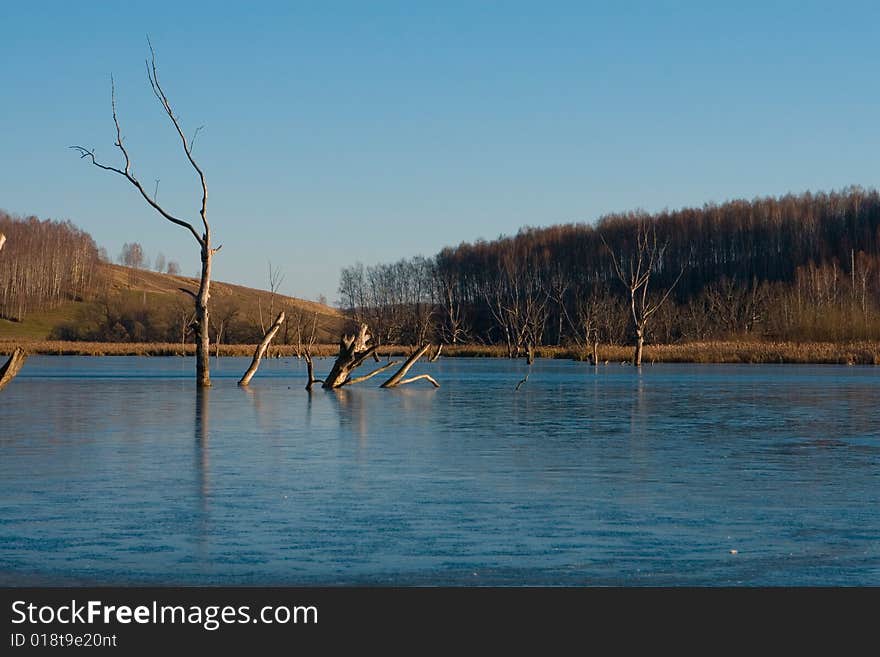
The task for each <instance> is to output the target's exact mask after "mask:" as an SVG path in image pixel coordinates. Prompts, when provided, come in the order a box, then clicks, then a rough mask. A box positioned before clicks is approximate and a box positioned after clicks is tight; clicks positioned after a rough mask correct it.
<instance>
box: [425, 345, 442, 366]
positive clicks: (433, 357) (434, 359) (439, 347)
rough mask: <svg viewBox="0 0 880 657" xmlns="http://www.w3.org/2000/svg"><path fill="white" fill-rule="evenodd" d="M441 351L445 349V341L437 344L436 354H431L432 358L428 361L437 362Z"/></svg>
mask: <svg viewBox="0 0 880 657" xmlns="http://www.w3.org/2000/svg"><path fill="white" fill-rule="evenodd" d="M441 351H443V343H442V342H440V343H439V344H438V345H437V351H435V352H434V355H433V356H431V358H430V359H428V362H429V363H435V362H437V359H438V358H440V352H441Z"/></svg>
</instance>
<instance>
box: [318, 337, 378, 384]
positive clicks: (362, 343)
mask: <svg viewBox="0 0 880 657" xmlns="http://www.w3.org/2000/svg"><path fill="white" fill-rule="evenodd" d="M369 341H370V334H369V330H368V327H367V325H366V324H361V325H360V328H359V329H358V333H357V335H346V336H343V337H342V340H340V342H339V354H338V355H337V356H336V362H335V363H333V368H332V369H331V370H330V374H328V375H327V378H326V379H324V383H323V384H322V387H323V388H325V389H328V390H329V389H333V388H341V387H342V386H344V385H345V384H346V382H347V381H348V380H349V378H350V376H351V372H352V371H353V370H355V369H357V368H358V367H360V366H361V364H362V363H363V362H364V361H365V360H366V359H367V358H369V357H370V356H372V355H373V354H375V353H376V349H377V348H378V347H377V346H376V345H373V346H372V347H368V346H367V343H368V342H369Z"/></svg>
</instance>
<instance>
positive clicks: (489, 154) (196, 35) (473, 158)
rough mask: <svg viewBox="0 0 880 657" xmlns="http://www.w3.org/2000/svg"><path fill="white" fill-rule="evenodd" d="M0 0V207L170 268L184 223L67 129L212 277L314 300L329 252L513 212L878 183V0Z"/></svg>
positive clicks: (425, 238) (378, 256)
mask: <svg viewBox="0 0 880 657" xmlns="http://www.w3.org/2000/svg"><path fill="white" fill-rule="evenodd" d="M222 4H223V3H213V2H212V3H207V2H206V3H193V2H180V1H177V2H173V3H169V2H162V1H156V2H144V3H123V2H118V3H117V2H114V3H110V2H107V3H98V2H57V3H44V2H38V1H36V0H32V1H30V2H3V3H2V5H0V25H2V27H3V29H2V33H3V36H2V38H0V82H2V97H3V102H2V109H0V129H2V142H0V143H2V146H3V149H2V150H3V152H2V157H0V208H3V209H5V210H7V211H9V212H12V213H16V214H36V215H38V216H40V217H43V218H47V217H50V218H55V219H68V218H69V219H71V220H72V221H73V222H75V223H76V224H78V225H79V226H81V227H83V228H84V229H86V230H88V231H89V232H90V233H91V234H92V235H93V236H94V237H95V239H96V240H97V242H98V243H99V245H103V246H105V247H106V248H107V250H108V251H109V253H110V254H111V256H115V255H116V254H118V253H119V251H120V248H121V246H122V244H123V243H124V242H131V241H138V242H140V243H141V244H142V245H143V246H144V248H145V250H146V252H147V254H148V255H149V256H150V257H153V256H155V255H156V253H157V252H159V251H161V252H163V253H164V254H165V256H166V257H167V258H169V259H177V260H179V261H180V262H181V264H182V266H183V270H184V273H186V274H193V273H195V272H196V270H197V266H198V256H197V250H196V247H195V244H194V243H193V241H192V239H191V237H190V236H188V234H187V233H186V232H185V231H183V230H181V229H180V228H177V227H175V226H173V225H171V224H169V223H167V222H165V221H164V220H162V219H161V218H160V217H159V216H158V215H155V214H154V213H153V212H152V211H151V210H150V209H149V208H147V207H146V205H145V204H144V203H143V201H142V200H141V199H140V198H139V197H138V196H137V193H136V192H135V190H134V189H133V188H131V187H130V186H129V185H128V184H127V183H126V182H125V181H124V180H123V179H121V178H118V177H114V176H112V175H111V174H105V173H103V172H101V171H98V170H97V169H94V168H93V167H91V166H89V165H86V164H85V162H83V161H79V160H78V159H77V157H76V155H75V154H74V153H73V152H72V151H69V150H68V149H67V146H68V145H70V144H83V145H86V146H89V147H91V146H94V147H95V148H96V149H97V153H98V155H99V157H101V158H104V159H106V160H109V161H118V160H116V157H117V153H116V152H115V149H114V148H113V145H112V144H113V137H114V133H113V125H112V121H111V116H110V106H109V90H110V89H109V87H110V85H109V78H110V74H111V73H113V74H114V76H115V78H116V84H117V95H118V104H119V114H120V118H121V120H122V123H123V129H124V132H125V135H126V137H127V141H126V143H127V144H128V147H129V148H130V151H131V154H132V156H133V158H134V162H135V171H136V173H137V174H138V175H139V176H140V177H141V179H142V180H144V181H145V182H146V183H149V186H152V184H153V183H152V181H154V180H155V179H156V178H159V179H160V180H161V183H160V187H159V200H160V201H161V202H163V203H165V204H167V205H168V206H169V207H171V208H173V209H174V210H175V211H176V212H177V213H179V214H181V215H185V216H187V217H192V218H193V220H197V214H196V211H197V207H198V200H199V196H198V189H197V184H196V180H195V178H194V177H193V175H192V173H191V171H190V170H188V169H187V167H186V166H184V165H185V161H184V160H183V156H182V153H181V152H180V149H179V146H178V144H177V143H176V142H175V139H174V137H175V135H174V133H173V132H172V130H171V127H170V125H169V124H168V123H167V119H166V118H165V117H164V116H163V115H162V113H161V109H160V108H159V106H158V105H157V104H156V102H155V100H154V99H153V97H152V96H151V93H150V89H149V86H148V84H147V80H146V75H145V72H144V58H145V56H146V54H147V52H148V50H147V43H146V35H147V34H149V35H150V37H151V39H152V41H153V44H154V46H155V48H156V51H157V53H158V57H159V66H160V76H161V79H162V81H163V83H164V86H165V88H166V91H167V92H168V94H169V96H170V98H171V100H172V102H173V104H174V107H175V109H176V110H177V112H178V114H179V115H180V118H181V121H182V123H183V125H184V127H185V128H186V129H187V131H188V132H192V131H193V130H194V129H195V128H197V127H198V126H200V125H204V126H205V128H204V130H203V132H202V133H201V134H200V136H199V141H198V143H197V145H196V156H197V159H198V160H199V161H200V163H201V164H202V165H203V168H204V169H205V171H206V173H207V176H208V183H209V185H210V191H211V196H210V202H209V213H210V218H211V220H212V226H213V230H214V234H215V237H216V241H217V242H219V243H223V245H224V247H223V250H222V251H221V252H220V254H219V255H218V257H217V259H216V265H215V266H216V272H215V277H216V278H217V279H219V280H227V281H232V282H239V283H243V284H247V285H252V286H257V287H265V286H266V285H267V283H266V269H267V262H268V261H269V260H271V261H272V262H273V264H275V265H278V266H280V267H282V269H283V270H284V273H285V275H286V280H285V283H284V286H283V289H282V291H283V292H285V293H287V294H292V295H296V296H302V297H306V298H314V297H316V296H317V295H318V294H322V293H323V294H325V295H326V296H327V297H328V299H329V300H330V301H333V300H334V299H336V298H337V293H336V288H337V285H338V274H339V269H340V267H341V266H343V265H347V264H352V263H354V262H356V261H362V262H364V263H366V264H371V263H375V262H380V261H389V260H394V259H397V258H400V257H404V256H411V255H417V254H423V255H431V254H433V253H436V252H437V251H438V250H439V249H441V248H442V247H443V246H445V245H452V244H457V243H459V242H461V241H463V240H474V239H477V238H481V237H482V238H486V239H492V238H495V237H497V236H498V235H500V234H511V233H515V232H516V231H517V230H518V229H519V228H520V227H521V226H523V225H548V224H554V223H560V222H570V221H592V220H595V219H596V218H597V217H599V216H601V215H602V214H604V213H608V212H613V211H621V210H629V209H636V208H642V209H645V210H648V211H654V210H660V209H663V208H665V207H669V208H677V207H681V206H687V205H701V204H703V203H704V202H707V201H717V202H721V201H724V200H727V199H730V198H742V197H745V198H752V197H755V196H762V195H778V194H784V193H787V192H789V191H792V192H801V191H804V190H808V189H809V190H830V189H839V188H841V187H844V186H846V185H850V184H860V185H863V186H865V187H873V186H875V185H876V179H877V174H878V171H880V125H878V117H880V48H878V43H880V4H878V3H876V2H864V3H844V2H823V3H816V2H784V3H783V2H780V3H774V2H754V3H751V2H742V1H739V2H728V3H724V4H725V5H726V6H724V7H721V6H718V5H720V4H721V3H714V2H639V3H637V2H631V3H626V2H615V3H611V2H597V3H590V2H551V1H543V2H491V3H490V2H454V1H446V2H430V3H429V2H416V1H414V0H410V1H409V2H378V1H377V2H332V1H320V2H278V3H272V2H263V3H259V6H258V7H251V6H249V5H248V4H246V3H235V4H237V5H238V6H237V7H230V8H225V7H223V8H221V7H222Z"/></svg>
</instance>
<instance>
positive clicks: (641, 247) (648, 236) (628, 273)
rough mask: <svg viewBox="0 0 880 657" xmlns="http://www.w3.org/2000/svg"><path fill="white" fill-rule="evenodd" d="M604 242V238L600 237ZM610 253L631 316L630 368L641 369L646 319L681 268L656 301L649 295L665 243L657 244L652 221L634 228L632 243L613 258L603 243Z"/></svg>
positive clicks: (611, 251)
mask: <svg viewBox="0 0 880 657" xmlns="http://www.w3.org/2000/svg"><path fill="white" fill-rule="evenodd" d="M602 240H603V241H604V240H605V238H604V236H603V237H602ZM605 246H606V247H607V248H608V252H609V253H610V254H611V259H612V263H613V265H614V271H615V273H616V274H617V278H618V279H619V280H620V282H621V283H623V286H624V287H625V288H626V291H627V298H628V301H629V308H630V313H631V317H632V327H633V331H634V332H635V351H634V353H633V365H635V366H636V367H641V365H642V349H643V347H644V344H645V331H646V329H647V327H648V320H649V319H650V318H651V316H652V315H653V314H654V313H656V312H657V311H658V310H659V309H660V307H661V306H662V305H663V303H664V302H665V301H666V300H667V299H668V298H669V295H670V294H671V293H672V290H673V289H674V288H675V286H676V285H677V284H678V281H679V280H680V279H681V275H682V274H683V273H684V269H682V270H681V272H679V274H678V277H677V278H676V279H675V282H674V283H673V284H672V286H671V287H669V288H668V289H667V290H666V291H665V292H664V293H663V294H662V295H661V296H660V297H659V298H652V297H651V296H649V295H648V290H649V288H650V285H651V276H652V275H654V273H655V272H656V271H657V270H658V269H659V268H660V267H662V265H663V252H664V251H665V249H666V247H667V246H668V243H666V244H663V245H661V244H659V243H658V241H657V227H656V226H655V225H654V223H653V222H651V221H649V220H647V219H645V220H641V221H639V222H637V223H636V225H635V244H634V245H631V247H630V248H629V249H628V250H627V252H623V253H620V254H617V255H615V253H614V251H613V250H612V249H611V247H610V246H608V243H607V242H606V243H605Z"/></svg>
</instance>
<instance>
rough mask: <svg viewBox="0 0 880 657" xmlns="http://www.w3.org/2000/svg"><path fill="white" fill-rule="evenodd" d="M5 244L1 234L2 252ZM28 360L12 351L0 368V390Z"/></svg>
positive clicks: (16, 349)
mask: <svg viewBox="0 0 880 657" xmlns="http://www.w3.org/2000/svg"><path fill="white" fill-rule="evenodd" d="M4 244H6V235H4V234H3V233H0V251H2V250H3V245H4ZM26 359H27V354H26V353H25V351H24V349H22V348H21V347H16V348H15V349H14V350H13V351H12V355H11V356H10V357H9V360H7V361H6V362H5V363H4V364H3V365H2V366H0V390H3V388H4V387H6V384H7V383H9V382H10V381H12V379H14V378H15V375H16V374H18V372H19V371H20V370H21V368H22V367H23V366H24V361H25V360H26Z"/></svg>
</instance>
